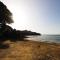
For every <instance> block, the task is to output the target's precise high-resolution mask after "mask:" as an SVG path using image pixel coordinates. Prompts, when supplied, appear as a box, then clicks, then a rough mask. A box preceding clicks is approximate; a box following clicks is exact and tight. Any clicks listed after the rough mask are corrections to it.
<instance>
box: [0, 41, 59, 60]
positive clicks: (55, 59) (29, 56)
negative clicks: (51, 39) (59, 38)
mask: <svg viewBox="0 0 60 60" xmlns="http://www.w3.org/2000/svg"><path fill="white" fill-rule="evenodd" d="M5 44H8V45H9V48H7V49H0V60H60V44H56V43H46V42H37V41H29V40H26V41H17V42H5Z"/></svg>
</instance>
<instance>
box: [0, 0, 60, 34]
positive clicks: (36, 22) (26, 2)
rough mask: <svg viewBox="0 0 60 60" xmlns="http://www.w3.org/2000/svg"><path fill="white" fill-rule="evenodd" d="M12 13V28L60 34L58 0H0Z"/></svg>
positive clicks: (59, 2)
mask: <svg viewBox="0 0 60 60" xmlns="http://www.w3.org/2000/svg"><path fill="white" fill-rule="evenodd" d="M0 1H2V2H4V3H5V5H7V7H8V8H9V10H10V11H11V12H12V13H13V19H14V21H15V22H14V23H13V24H12V25H11V26H12V27H13V28H16V29H19V30H25V29H27V30H31V31H36V32H40V33H42V34H60V0H0Z"/></svg>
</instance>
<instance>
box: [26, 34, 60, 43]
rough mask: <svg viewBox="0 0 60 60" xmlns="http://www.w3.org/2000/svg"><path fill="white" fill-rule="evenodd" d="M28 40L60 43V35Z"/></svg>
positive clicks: (35, 37) (36, 37)
mask: <svg viewBox="0 0 60 60" xmlns="http://www.w3.org/2000/svg"><path fill="white" fill-rule="evenodd" d="M27 39H28V40H33V41H39V42H48V43H51V42H53V43H60V35H41V36H36V35H35V36H28V38H27Z"/></svg>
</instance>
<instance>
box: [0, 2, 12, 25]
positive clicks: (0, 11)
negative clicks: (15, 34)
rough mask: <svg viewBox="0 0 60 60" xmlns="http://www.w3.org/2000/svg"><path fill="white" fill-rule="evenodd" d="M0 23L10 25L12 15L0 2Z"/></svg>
mask: <svg viewBox="0 0 60 60" xmlns="http://www.w3.org/2000/svg"><path fill="white" fill-rule="evenodd" d="M0 23H4V24H6V23H7V24H10V23H13V20H12V13H11V12H10V11H9V9H8V8H7V6H6V5H4V4H3V3H2V2H1V1H0Z"/></svg>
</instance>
